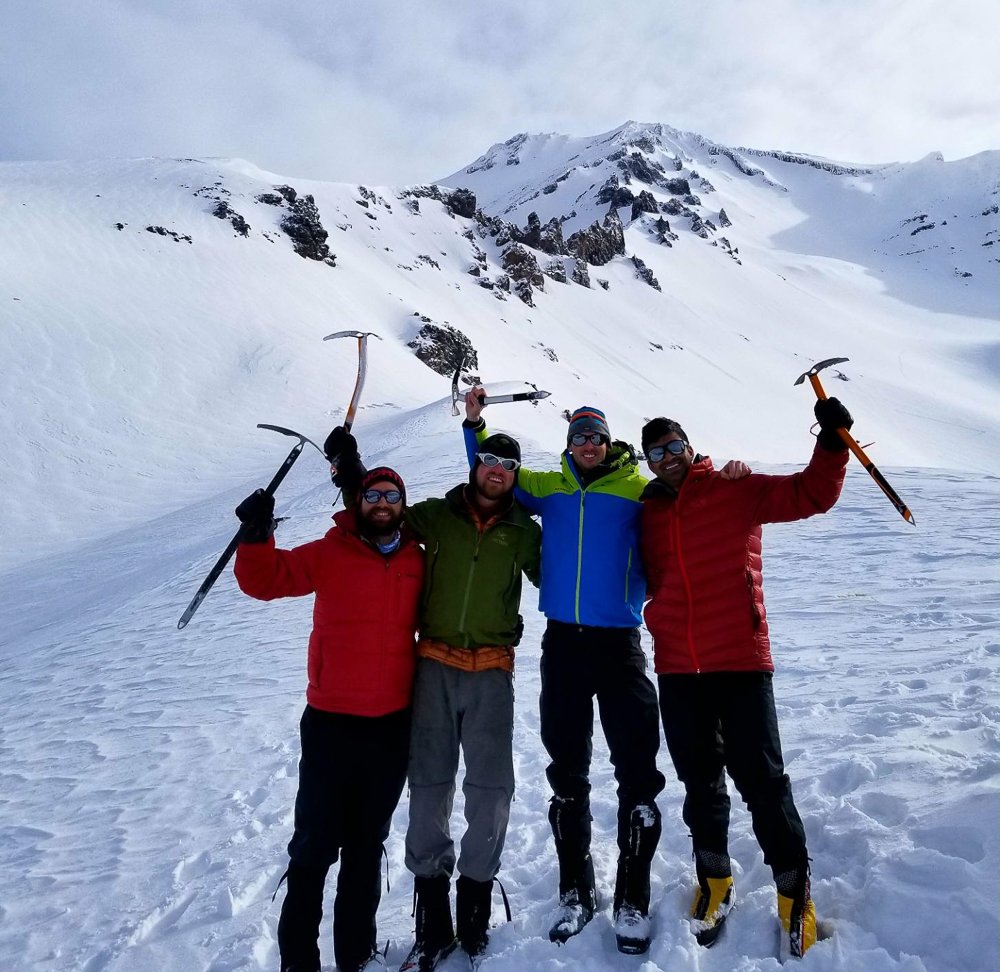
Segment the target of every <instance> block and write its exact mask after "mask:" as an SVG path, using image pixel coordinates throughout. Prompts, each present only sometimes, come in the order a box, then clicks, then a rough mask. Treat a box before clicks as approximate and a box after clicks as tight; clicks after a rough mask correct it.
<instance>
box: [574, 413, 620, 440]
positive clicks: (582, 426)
mask: <svg viewBox="0 0 1000 972" xmlns="http://www.w3.org/2000/svg"><path fill="white" fill-rule="evenodd" d="M578 432H599V433H600V434H601V435H603V436H604V438H605V439H606V440H607V442H609V443H610V442H611V432H610V431H609V429H608V420H607V419H606V418H605V417H604V413H603V412H602V411H601V410H600V409H599V408H594V406H593V405H581V406H580V407H579V408H578V409H577V410H576V411H575V412H574V413H573V414H572V415H571V416H570V417H569V431H568V432H567V433H566V441H567V442H568V441H569V437H570V436H571V435H576V434H577V433H578Z"/></svg>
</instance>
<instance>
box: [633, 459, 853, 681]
mask: <svg viewBox="0 0 1000 972" xmlns="http://www.w3.org/2000/svg"><path fill="white" fill-rule="evenodd" d="M847 457H848V452H847V450H846V449H845V450H843V451H838V452H830V451H828V450H826V449H823V448H822V447H821V446H819V445H817V446H816V448H815V449H814V451H813V455H812V458H811V459H810V460H809V465H808V466H806V468H805V469H803V470H802V471H801V472H797V473H794V474H793V475H791V476H763V475H758V474H756V473H755V474H752V475H750V476H747V477H746V478H745V479H741V480H737V481H735V482H734V481H730V480H725V479H722V477H721V476H720V475H719V473H717V472H716V471H715V470H714V469H713V467H712V460H711V459H709V458H707V457H703V458H700V459H699V461H697V462H696V463H695V464H694V465H693V466H692V467H691V469H690V470H689V471H688V474H687V477H686V478H685V479H684V482H683V483H682V485H681V488H680V491H679V493H677V494H674V493H673V492H672V491H671V490H670V489H669V487H664V486H663V484H661V483H658V482H657V481H655V480H654V481H653V482H651V483H650V484H649V486H647V487H646V490H645V492H644V493H643V514H642V540H641V549H642V555H643V564H644V566H645V569H646V576H647V580H648V585H649V589H648V595H649V598H650V600H649V602H648V603H647V604H646V608H645V611H644V617H645V620H646V627H647V628H649V632H650V634H651V635H652V636H653V653H654V661H655V666H656V671H657V672H658V673H661V674H666V673H670V674H676V673H684V672H687V673H693V672H743V671H774V664H773V662H772V661H771V643H770V639H769V638H768V633H767V630H768V629H767V614H766V612H765V610H764V589H763V586H762V574H761V568H762V560H761V529H760V526H761V524H762V523H780V522H786V521H789V520H801V519H804V518H805V517H808V516H813V515H814V514H816V513H825V512H826V511H827V510H829V509H830V508H831V507H832V506H833V504H834V503H836V502H837V498H838V497H839V496H840V490H841V487H842V486H843V484H844V470H845V468H846V466H847Z"/></svg>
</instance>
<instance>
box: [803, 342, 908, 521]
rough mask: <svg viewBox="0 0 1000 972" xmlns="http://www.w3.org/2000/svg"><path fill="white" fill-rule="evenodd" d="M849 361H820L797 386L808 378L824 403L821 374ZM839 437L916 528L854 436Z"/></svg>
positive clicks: (845, 433) (844, 433) (841, 431)
mask: <svg viewBox="0 0 1000 972" xmlns="http://www.w3.org/2000/svg"><path fill="white" fill-rule="evenodd" d="M847 360H849V359H848V358H827V359H826V360H825V361H819V362H817V363H816V364H814V365H813V366H812V367H811V368H810V369H809V370H808V371H806V372H803V373H802V374H801V375H799V377H798V378H796V379H795V384H796V385H801V384H802V382H803V381H804V380H805V379H806V378H808V379H809V384H811V385H812V386H813V391H814V392H816V397H817V398H818V399H819V400H820V401H824V400H825V399H826V398H828V397H829V396H828V395H827V393H826V391H825V390H824V388H823V383H822V382H821V381H820V380H819V372H820V371H822V370H823V369H824V368H826V367H828V366H830V365H833V364H840V363H841V362H842V361H847ZM837 435H839V436H840V437H841V439H843V440H844V445H846V446H847V448H848V449H850V450H851V452H853V453H854V456H855V458H856V459H857V460H858V462H860V463H861V465H862V466H864V467H865V469H866V470H867V472H868V475H869V476H871V478H872V479H874V480H875V482H876V483H877V484H878V487H879V489H881V490H882V492H883V493H885V495H886V498H887V499H888V500H889V502H890V503H892V505H893V506H894V507H896V511H897V512H898V513H899V515H900V516H901V517H902V518H903V519H904V520H906V522H907V523H911V524H913V526H916V525H917V521H916V520H915V519H914V518H913V514H912V513H911V512H910V508H909V507H908V506H907V505H906V504H905V503H904V502H903V501H902V500H901V499H900V497H899V494H898V493H897V492H896V491H895V490H894V489H893V488H892V486H890V485H889V482H888V480H887V479H886V478H885V476H883V475H882V473H881V472H880V471H879V468H878V466H876V465H875V463H874V462H872V461H871V459H869V458H868V454H867V453H866V452H865V450H864V449H862V448H861V446H860V444H859V443H858V440H857V439H855V438H854V436H853V435H851V433H850V432H848V431H847V429H843V428H841V429H837Z"/></svg>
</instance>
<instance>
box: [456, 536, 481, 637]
mask: <svg viewBox="0 0 1000 972" xmlns="http://www.w3.org/2000/svg"><path fill="white" fill-rule="evenodd" d="M482 541H483V534H482V533H481V532H480V531H479V529H478V528H477V529H476V546H475V547H474V548H473V551H472V560H471V561H470V562H469V574H468V576H467V577H466V579H465V595H464V596H463V597H462V613H461V615H460V616H459V619H458V630H459V631H461V632H462V640H463V641H464V642H465V647H466V648H468V647H469V640H470V639H469V632H468V631H466V630H465V615H466V614H467V613H468V610H469V595H470V594H471V593H472V578H473V575H474V574H475V573H476V564H477V563H478V561H479V545H480V544H481V543H482Z"/></svg>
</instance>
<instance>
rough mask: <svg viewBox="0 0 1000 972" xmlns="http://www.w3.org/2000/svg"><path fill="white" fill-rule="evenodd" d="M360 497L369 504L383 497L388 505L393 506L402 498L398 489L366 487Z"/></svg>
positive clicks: (373, 503)
mask: <svg viewBox="0 0 1000 972" xmlns="http://www.w3.org/2000/svg"><path fill="white" fill-rule="evenodd" d="M361 498H362V499H363V500H364V501H365V502H366V503H368V504H370V505H371V506H374V505H375V504H376V503H377V502H378V501H379V500H380V499H384V500H385V501H386V502H387V503H388V504H389V505H390V506H395V505H396V504H397V503H398V502H399V501H400V500H401V499H402V498H403V494H402V493H401V492H400V491H399V490H398V489H366V490H365V491H364V492H363V493H362V494H361Z"/></svg>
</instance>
